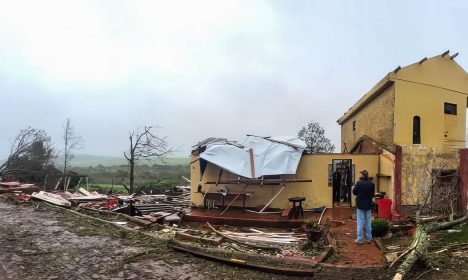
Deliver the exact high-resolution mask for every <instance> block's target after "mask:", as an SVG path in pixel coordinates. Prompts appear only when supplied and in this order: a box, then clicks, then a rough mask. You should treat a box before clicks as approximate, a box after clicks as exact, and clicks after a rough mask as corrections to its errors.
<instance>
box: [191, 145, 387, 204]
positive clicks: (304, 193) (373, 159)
mask: <svg viewBox="0 0 468 280" xmlns="http://www.w3.org/2000/svg"><path fill="white" fill-rule="evenodd" d="M333 159H351V160H352V161H353V164H354V165H355V173H356V174H355V178H356V179H358V178H359V171H360V170H362V169H366V170H368V171H369V175H370V176H372V177H374V178H375V180H377V174H378V173H379V171H378V168H379V160H381V159H380V156H379V155H352V154H313V155H311V154H305V155H303V157H302V159H301V162H300V163H299V166H298V169H297V174H296V179H311V180H312V183H291V184H287V185H286V187H285V189H284V190H283V192H282V193H281V194H280V195H278V197H277V198H276V199H275V200H274V201H273V203H272V204H271V205H270V207H272V208H281V209H283V208H287V207H290V205H289V204H290V203H289V202H288V198H289V197H294V196H301V197H305V198H306V200H305V202H304V203H303V205H304V208H315V207H320V206H324V205H325V206H327V207H332V187H331V186H329V185H328V165H329V164H331V163H332V160H333ZM384 165H385V163H384V164H381V166H384ZM199 169H200V168H199V161H193V163H192V165H191V170H192V173H191V174H192V178H191V180H192V185H191V190H192V203H193V205H196V206H199V205H202V204H203V194H201V193H198V192H197V188H198V184H199V183H200V182H199ZM380 173H382V171H381V172H380ZM389 173H390V171H389ZM218 175H219V167H217V166H215V165H212V164H208V166H207V169H206V171H205V174H204V176H203V180H202V181H201V185H202V186H203V187H202V191H203V192H205V191H207V190H208V188H209V186H210V185H205V184H204V183H205V182H207V181H216V180H217V178H218ZM391 175H392V176H393V171H392V172H391ZM235 178H237V176H235V175H233V174H231V173H229V172H226V171H224V172H223V175H222V179H235ZM392 182H393V181H392ZM222 186H226V187H227V188H228V190H229V192H231V193H237V192H239V191H241V190H242V188H243V187H244V186H243V185H219V186H214V185H212V187H211V189H209V192H215V191H217V190H218V189H219V188H220V187H222ZM385 188H388V186H386V187H385ZM279 189H280V186H248V187H247V189H246V190H245V191H246V192H250V193H252V194H253V195H252V197H251V198H249V199H247V200H246V206H247V207H258V206H260V205H265V204H266V203H267V202H268V201H269V200H270V199H271V197H273V196H274V194H275V193H276V192H277V191H278V190H279ZM352 201H353V203H354V198H353V199H352ZM234 205H236V206H241V205H242V202H241V201H239V202H236V203H235V204H234Z"/></svg>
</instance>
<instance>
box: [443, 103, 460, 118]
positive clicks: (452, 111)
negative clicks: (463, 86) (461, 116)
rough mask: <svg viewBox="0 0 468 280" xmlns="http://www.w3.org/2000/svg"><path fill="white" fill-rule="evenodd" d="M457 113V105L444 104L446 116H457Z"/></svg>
mask: <svg viewBox="0 0 468 280" xmlns="http://www.w3.org/2000/svg"><path fill="white" fill-rule="evenodd" d="M457 113H458V112H457V104H455V103H449V102H444V114H446V115H454V116H456V115H457Z"/></svg>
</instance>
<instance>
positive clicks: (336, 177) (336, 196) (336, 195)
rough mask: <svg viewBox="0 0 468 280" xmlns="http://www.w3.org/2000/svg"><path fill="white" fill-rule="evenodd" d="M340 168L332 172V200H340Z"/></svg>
mask: <svg viewBox="0 0 468 280" xmlns="http://www.w3.org/2000/svg"><path fill="white" fill-rule="evenodd" d="M340 186H341V168H339V167H338V168H336V169H335V172H333V202H340Z"/></svg>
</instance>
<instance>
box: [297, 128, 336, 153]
mask: <svg viewBox="0 0 468 280" xmlns="http://www.w3.org/2000/svg"><path fill="white" fill-rule="evenodd" d="M297 136H298V137H299V139H301V140H302V141H304V142H305V143H306V145H307V151H308V152H309V153H332V152H333V151H334V150H335V146H334V145H333V144H332V143H331V141H330V139H328V138H327V137H325V129H323V128H322V127H321V126H320V124H319V123H318V122H313V121H312V122H309V124H307V126H304V127H302V129H301V130H300V131H299V132H298V133H297Z"/></svg>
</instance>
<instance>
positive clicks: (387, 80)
mask: <svg viewBox="0 0 468 280" xmlns="http://www.w3.org/2000/svg"><path fill="white" fill-rule="evenodd" d="M457 55H458V53H456V54H454V55H452V56H450V55H449V52H448V51H446V52H444V53H443V54H441V55H437V56H434V57H431V58H427V57H425V58H423V59H421V60H420V61H418V62H416V63H413V64H410V65H408V66H405V67H403V68H402V67H400V66H398V67H397V68H396V69H395V70H393V71H391V72H389V73H388V74H387V75H385V77H384V78H383V79H382V80H380V81H379V82H378V83H377V84H376V85H375V86H374V87H373V88H372V89H371V90H370V91H369V92H367V93H366V94H365V95H364V96H363V97H362V98H361V99H359V100H358V101H357V102H356V103H355V104H354V105H353V106H352V107H351V108H349V110H348V111H347V112H346V113H344V114H343V116H342V117H341V118H340V119H338V120H337V122H338V124H340V125H341V124H343V123H344V122H345V121H347V120H348V119H349V118H351V117H352V116H353V115H354V114H356V113H357V112H359V111H360V110H361V109H362V108H364V107H365V106H366V105H367V104H369V103H370V102H371V101H372V100H374V99H375V98H376V97H377V96H378V95H379V94H380V93H382V92H383V91H384V90H385V89H387V88H388V87H390V86H392V85H393V84H394V82H395V81H396V80H403V81H408V80H406V79H405V78H406V75H407V74H408V70H410V69H416V67H421V66H425V65H427V64H431V61H433V60H437V59H440V58H445V59H446V60H450V61H453V63H451V64H455V65H456V68H458V70H461V71H458V72H459V73H460V74H461V76H463V77H464V79H466V80H467V82H468V75H467V74H466V72H465V70H463V68H462V67H461V66H460V65H458V64H457V63H456V62H455V61H454V60H453V59H454V58H455V57H456V56H457ZM418 70H419V68H418ZM422 73H423V71H419V75H421V74H422ZM444 78H445V77H444ZM408 82H417V83H421V84H428V83H430V85H433V84H432V83H433V82H432V81H422V80H421V81H408ZM449 90H453V91H460V92H463V93H466V94H468V92H466V91H465V90H464V89H460V88H455V89H449Z"/></svg>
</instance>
